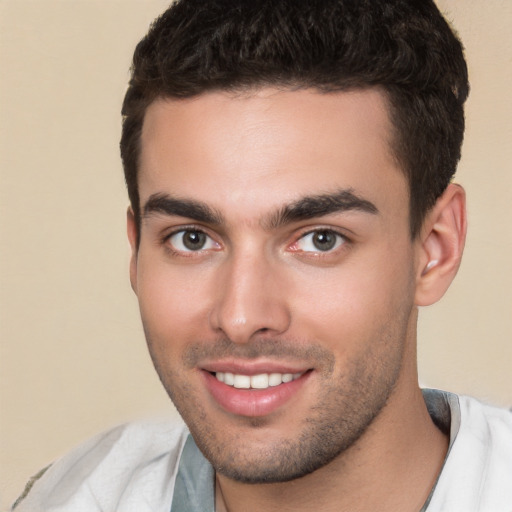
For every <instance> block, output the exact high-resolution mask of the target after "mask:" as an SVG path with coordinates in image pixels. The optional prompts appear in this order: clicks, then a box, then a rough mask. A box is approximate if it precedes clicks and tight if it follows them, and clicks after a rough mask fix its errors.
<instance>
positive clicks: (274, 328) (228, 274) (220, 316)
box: [210, 254, 291, 343]
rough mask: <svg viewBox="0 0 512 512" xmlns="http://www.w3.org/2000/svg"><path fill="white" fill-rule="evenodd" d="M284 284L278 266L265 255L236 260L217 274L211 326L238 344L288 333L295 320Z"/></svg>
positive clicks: (233, 259) (246, 256)
mask: <svg viewBox="0 0 512 512" xmlns="http://www.w3.org/2000/svg"><path fill="white" fill-rule="evenodd" d="M280 274H281V276H280ZM283 281H284V280H283V279H282V272H279V268H278V265H277V264H276V263H274V264H272V262H269V261H267V260H266V258H264V257H263V256H261V254H260V255H259V256H256V255H240V256H232V257H231V258H229V260H227V261H225V262H224V263H223V268H222V270H221V271H220V272H219V273H218V274H217V282H216V292H215V303H214V305H213V309H212V311H211V313H210V326H211V327H212V328H213V329H214V330H216V331H221V332H222V333H223V334H224V335H225V336H227V337H228V339H230V340H231V341H232V342H234V343H248V342H249V341H251V339H252V338H253V337H254V336H255V335H258V334H263V333H265V334H266V335H276V334H281V333H283V332H285V331H286V330H287V329H288V328H289V326H290V320H291V316H290V311H289V308H288V305H287V300H286V286H285V283H284V282H283Z"/></svg>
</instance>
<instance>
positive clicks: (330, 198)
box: [143, 189, 379, 230]
mask: <svg viewBox="0 0 512 512" xmlns="http://www.w3.org/2000/svg"><path fill="white" fill-rule="evenodd" d="M346 211H360V212H363V213H369V214H372V215H377V214H378V213H379V210H378V209H377V207H376V206H375V205H374V204H373V203H372V202H370V201H368V200H367V199H363V198H362V197H359V196H358V195H357V194H356V193H355V192H354V190H353V189H342V190H338V191H336V192H334V193H332V194H320V195H313V196H305V197H301V198H300V199H298V200H296V201H294V202H292V203H290V204H287V205H285V206H283V207H282V208H280V209H278V210H277V211H276V212H275V213H271V214H270V215H269V216H268V217H267V218H266V219H263V221H262V226H263V227H264V228H265V229H267V230H272V229H277V228H278V227H280V226H283V225H286V224H291V223H292V222H298V221H301V220H308V219H313V218H316V217H322V216H324V215H330V214H333V213H342V212H346ZM154 214H164V215H169V216H178V217H186V218H189V219H192V220H194V221H196V222H203V223H205V224H210V225H213V226H219V225H222V224H224V223H225V220H224V217H223V216H222V214H221V213H220V212H219V211H218V210H216V209H214V208H211V207H210V206H208V205H207V204H205V203H203V202H200V201H195V200H193V199H181V198H178V197H173V196H171V195H169V194H163V193H158V194H153V195H151V196H150V197H149V199H148V201H147V202H146V204H145V205H144V210H143V217H144V218H148V217H151V216H152V215H154Z"/></svg>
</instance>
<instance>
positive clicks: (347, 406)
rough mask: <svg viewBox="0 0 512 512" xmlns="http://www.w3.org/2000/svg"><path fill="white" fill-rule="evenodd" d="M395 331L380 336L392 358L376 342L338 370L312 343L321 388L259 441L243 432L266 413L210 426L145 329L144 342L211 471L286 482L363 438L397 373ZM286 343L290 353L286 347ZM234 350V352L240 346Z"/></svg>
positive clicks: (257, 426) (251, 480) (258, 426)
mask: <svg viewBox="0 0 512 512" xmlns="http://www.w3.org/2000/svg"><path fill="white" fill-rule="evenodd" d="M397 334H398V333H397V332H396V331H395V332H393V333H392V334H391V333H389V332H388V333H387V335H386V336H385V338H387V339H381V340H380V342H381V343H382V344H383V346H384V352H385V351H386V347H387V349H388V350H390V351H391V352H392V354H393V357H391V358H390V357H389V352H388V358H383V357H382V355H383V351H382V347H381V349H380V350H377V351H373V352H372V353H371V354H367V355H366V357H365V358H361V359H359V360H358V361H355V362H353V363H352V364H351V365H350V367H348V368H346V369H345V372H344V374H343V375H339V376H337V377H336V376H335V364H334V363H335V361H334V356H333V355H332V354H331V353H330V352H329V351H327V350H326V349H325V348H323V347H319V346H314V347H310V348H309V351H310V352H311V353H312V354H314V359H315V360H317V361H319V360H321V361H322V365H321V366H320V368H322V369H323V370H322V371H321V372H319V373H320V374H319V377H320V380H321V386H320V388H321V390H322V396H321V398H320V399H319V401H318V403H317V404H316V405H315V406H314V407H312V408H311V412H310V414H309V415H308V417H305V418H303V419H302V422H301V423H302V424H301V428H300V433H299V435H297V434H291V435H290V437H288V436H287V434H286V432H283V435H282V437H281V438H279V439H278V440H276V441H272V442H271V443H265V444H264V445H263V446H262V445H261V443H258V444H257V445H252V444H251V439H248V438H247V434H246V432H247V427H250V429H251V431H254V432H255V433H256V432H257V431H259V430H260V431H261V430H262V429H264V428H265V427H266V426H267V423H268V420H267V419H266V418H246V419H245V423H244V432H245V434H244V433H241V432H239V433H238V434H234V435H231V436H225V435H224V433H223V432H221V431H219V430H221V429H217V430H215V429H212V428H210V426H211V421H210V420H209V417H208V414H207V413H206V411H205V409H204V407H203V405H202V403H201V400H199V398H198V396H197V394H196V393H195V392H194V391H193V390H192V389H191V388H190V387H188V386H187V385H186V382H185V381H184V379H181V378H180V376H179V374H174V373H173V372H171V371H169V369H166V370H163V368H160V366H159V364H158V358H156V357H154V354H153V350H152V343H151V341H150V338H149V337H148V345H149V347H150V353H151V356H152V359H153V363H154V364H155V368H156V370H157V372H158V374H159V376H160V380H161V381H162V383H163V385H164V387H165V389H166V391H167V393H168V394H169V396H170V398H171V399H172V401H173V402H174V405H175V406H176V408H177V409H178V412H179V413H180V415H181V416H182V418H183V419H184V421H185V423H186V424H187V426H188V428H189V429H190V432H191V434H192V436H193V438H194V440H195V442H196V444H197V446H198V448H199V449H200V450H201V452H202V453H203V455H204V456H205V457H206V459H208V460H209V461H210V463H211V464H212V466H213V467H214V469H215V471H217V472H218V473H220V474H222V475H224V476H226V477H228V478H230V479H232V480H235V481H238V482H242V483H248V484H262V483H278V482H287V481H290V480H294V479H297V478H301V477H303V476H305V475H308V474H310V473H312V472H314V471H316V470H318V469H320V468H322V467H324V466H326V465H327V464H329V463H330V462H332V461H333V460H334V459H336V458H338V457H339V456H340V455H341V454H343V453H344V452H346V450H348V449H349V448H350V447H352V446H353V445H354V444H355V443H356V442H357V441H358V439H360V438H361V436H362V435H363V434H364V433H365V432H366V431H367V430H368V428H369V426H370V425H371V424H372V422H373V421H374V419H375V418H376V417H377V416H378V415H379V414H380V412H381V411H382V409H383V408H384V407H385V405H386V403H387V401H388V399H389V397H390V396H391V395H392V393H393V390H394V388H395V385H396V383H397V381H398V378H399V375H400V371H401V367H402V355H403V343H402V344H401V345H397V344H399V343H400V339H397V337H395V336H396V335H397ZM401 334H405V333H401ZM146 335H148V333H147V332H146ZM393 335H395V336H393ZM391 338H393V339H391ZM219 346H221V348H219V349H218V350H216V349H213V350H214V351H215V350H216V352H218V353H221V352H222V351H227V350H231V349H230V348H228V347H232V346H233V345H232V344H231V342H229V341H223V342H222V343H221V344H220V345H219ZM293 346H294V344H293V343H288V344H286V347H293ZM295 346H296V345H295ZM263 347H271V346H270V345H261V346H260V347H258V346H257V345H253V346H252V348H251V349H249V350H252V351H253V352H254V353H255V354H256V353H258V354H261V353H262V352H263V353H265V354H266V355H269V352H274V353H275V352H276V351H277V352H279V351H282V349H281V348H279V347H280V345H279V343H277V344H276V343H274V344H273V345H272V348H263ZM276 347H277V348H276ZM202 350H203V347H202V346H201V345H199V344H198V345H196V346H193V347H191V348H190V350H189V351H188V352H187V353H186V354H185V356H184V361H185V363H186V366H191V365H193V361H190V358H191V356H192V359H195V358H197V356H198V354H200V353H201V351H202ZM207 350H208V352H211V350H210V349H207ZM243 350H245V349H243ZM284 350H285V351H286V350H287V351H288V353H292V352H291V349H289V348H285V349H284ZM232 351H233V352H235V353H236V352H238V351H239V350H238V347H234V348H233V349H232ZM187 358H188V361H187ZM316 367H317V368H318V365H316ZM333 379H334V380H333ZM231 430H233V429H231ZM292 436H293V437H292ZM260 437H261V436H260Z"/></svg>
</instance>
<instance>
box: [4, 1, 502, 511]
mask: <svg viewBox="0 0 512 512" xmlns="http://www.w3.org/2000/svg"><path fill="white" fill-rule="evenodd" d="M166 4H167V2H164V1H156V0H151V1H150V0H147V1H143V0H140V1H128V0H122V1H114V0H103V1H76V0H68V1H64V0H61V1H50V0H46V1H45V0H41V1H30V2H29V1H24V0H3V1H1V0H0V73H1V82H0V113H1V122H0V172H1V189H0V194H1V195H0V208H1V210H0V223H1V232H0V249H1V255H0V257H1V262H0V270H1V282H0V286H1V287H0V311H1V313H0V314H1V318H0V322H1V323H0V335H1V341H2V344H1V353H0V357H1V359H0V364H1V368H0V378H1V382H0V384H1V397H0V398H1V416H0V421H1V423H0V429H1V445H0V450H1V451H0V457H1V459H0V464H1V473H0V484H1V487H0V509H6V508H7V504H8V503H10V502H11V501H12V500H13V499H14V497H15V495H16V494H17V493H18V492H19V490H20V489H21V487H22V485H23V483H24V481H25V480H26V479H27V478H28V477H29V476H30V475H31V474H33V473H35V472H36V471H37V470H38V469H39V468H41V467H43V466H44V465H46V464H47V463H48V462H50V461H51V460H53V459H54V458H55V457H57V456H59V455H61V454H62V453H64V452H66V451H67V450H68V449H69V448H70V447H72V446H73V445H75V444H76V443H78V442H79V441H80V440H82V439H84V438H86V437H88V436H90V435H92V434H93V433H96V432H98V431H100V430H103V429H105V428H107V427H109V426H111V425H113V424H116V423H119V422H124V421H127V420H131V419H133V418H138V417H141V416H148V415H155V414H170V413H171V411H172V409H171V406H170V404H169V401H168V399H167V397H166V395H165V394H164V392H163V391H162V390H161V389H160V384H159V382H158V380H157V378H156V375H155V374H154V371H153V369H152V367H151V364H150V361H149V357H148V356H147V354H146V350H145V345H144V341H143V335H142V331H141V327H140V324H139V319H138V311H137V305H136V301H135V299H134V297H133V296H132V293H131V290H130V288H129V285H128V274H127V264H128V245H127V242H126V241H125V235H124V229H125V228H124V215H125V209H126V205H127V199H126V194H125V191H124V185H123V178H122V172H121V166H120V162H119V157H118V149H117V148H118V139H119V128H120V116H119V110H120V103H121V100H122V96H123V92H124V89H125V84H126V81H127V78H128V72H127V70H128V67H129V63H130V58H131V53H132V50H133V47H134V45H135V43H136V42H137V41H138V40H139V38H140V37H141V36H142V35H143V34H144V32H145V31H146V29H147V27H148V24H149V23H150V21H151V20H152V19H153V17H154V16H155V15H156V14H157V13H159V12H161V11H162V10H163V8H164V7H165V6H166ZM439 4H440V5H441V7H442V9H443V10H444V11H445V12H447V14H448V17H449V19H451V20H453V22H454V25H455V26H456V27H457V29H458V30H459V32H460V34H461V37H462V39H463V40H464V42H465V45H466V49H467V57H468V60H469V66H470V72H471V78H472V95H471V98H470V101H469V105H468V110H467V119H468V130H467V136H466V143H465V147H464V157H463V162H462V164H461V166H460V170H459V173H458V181H459V182H462V183H463V184H464V185H465V186H466V189H467V191H468V199H469V225H470V233H469V239H468V244H467V250H466V254H465V261H464V263H463V265H462V268H461V271H460V274H459V277H458V279H457V281H456V283H455V284H454V286H453V287H452V289H451V290H450V292H449V293H448V295H447V297H446V298H445V299H443V301H442V303H441V305H439V306H435V307H432V308H428V309H426V310H424V311H423V312H422V318H421V322H420V370H421V381H422V383H424V384H427V385H429V386H434V387H441V388H447V389H450V390H454V391H457V392H462V393H471V394H474V395H477V396H478V397H481V398H483V399H485V400H489V401H492V402H495V403H498V404H502V405H509V406H510V405H512V372H511V371H510V367H511V363H512V344H511V335H512V271H511V263H512V227H511V220H512V206H511V204H512V202H511V200H510V196H511V192H512V172H511V169H510V166H511V162H512V143H511V141H512V101H511V100H510V92H511V88H512V63H511V58H512V37H511V36H510V26H512V2H511V1H510V0H440V1H439Z"/></svg>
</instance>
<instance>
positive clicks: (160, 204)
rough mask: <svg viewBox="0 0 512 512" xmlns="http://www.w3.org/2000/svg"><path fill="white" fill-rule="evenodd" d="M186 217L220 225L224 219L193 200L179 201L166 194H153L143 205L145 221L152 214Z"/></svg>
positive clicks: (215, 211)
mask: <svg viewBox="0 0 512 512" xmlns="http://www.w3.org/2000/svg"><path fill="white" fill-rule="evenodd" d="M159 213H163V214H164V215H169V216H177V217H187V218H189V219H192V220H194V221H196V222H203V223H205V224H211V225H214V226H216V225H220V224H222V223H223V222H224V219H223V217H222V215H221V214H220V212H218V211H217V210H215V209H214V208H211V207H210V206H208V205H206V204H204V203H201V202H199V201H194V200H193V199H180V198H177V197H173V196H170V195H168V194H153V195H151V196H150V197H149V199H148V200H147V202H146V204H145V205H144V213H143V217H144V218H145V219H146V218H148V217H151V216H152V215H153V214H159Z"/></svg>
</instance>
